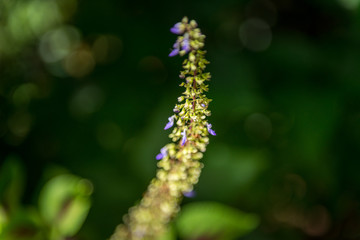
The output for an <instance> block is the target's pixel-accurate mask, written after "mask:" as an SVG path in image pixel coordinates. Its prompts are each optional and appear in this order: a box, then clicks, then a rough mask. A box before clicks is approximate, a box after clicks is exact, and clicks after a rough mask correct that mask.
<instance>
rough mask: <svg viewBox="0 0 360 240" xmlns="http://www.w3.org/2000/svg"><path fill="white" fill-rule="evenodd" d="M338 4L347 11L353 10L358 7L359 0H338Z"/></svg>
mask: <svg viewBox="0 0 360 240" xmlns="http://www.w3.org/2000/svg"><path fill="white" fill-rule="evenodd" d="M338 1H339V2H340V4H341V5H342V6H343V7H344V8H347V9H349V10H354V9H356V8H358V7H359V4H360V0H338Z"/></svg>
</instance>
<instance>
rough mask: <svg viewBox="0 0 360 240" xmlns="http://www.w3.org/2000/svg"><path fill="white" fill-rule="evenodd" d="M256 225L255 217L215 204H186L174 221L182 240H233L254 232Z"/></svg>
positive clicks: (257, 222)
mask: <svg viewBox="0 0 360 240" xmlns="http://www.w3.org/2000/svg"><path fill="white" fill-rule="evenodd" d="M258 224H259V217H258V216H257V215H255V214H249V213H244V212H241V211H239V210H237V209H235V208H231V207H228V206H226V205H223V204H220V203H216V202H198V203H191V204H188V205H186V206H184V207H183V209H182V211H181V214H180V216H179V217H178V218H177V220H176V225H177V228H178V231H179V235H180V236H181V237H182V238H184V239H197V238H199V237H211V239H221V240H227V239H235V238H236V237H240V236H242V235H245V234H247V233H249V232H250V231H252V230H254V229H255V228H256V227H257V226H258Z"/></svg>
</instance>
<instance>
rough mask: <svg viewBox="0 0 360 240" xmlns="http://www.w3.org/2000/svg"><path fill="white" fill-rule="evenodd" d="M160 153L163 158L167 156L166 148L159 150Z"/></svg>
mask: <svg viewBox="0 0 360 240" xmlns="http://www.w3.org/2000/svg"><path fill="white" fill-rule="evenodd" d="M160 152H161V154H162V155H163V157H164V156H166V155H167V148H166V147H163V148H161V149H160Z"/></svg>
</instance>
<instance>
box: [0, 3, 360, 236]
mask: <svg viewBox="0 0 360 240" xmlns="http://www.w3.org/2000/svg"><path fill="white" fill-rule="evenodd" d="M1 1H3V3H2V5H3V4H4V3H5V2H9V1H5V0H1ZM21 2H23V1H19V0H17V1H15V0H14V1H13V4H12V6H11V8H10V10H9V9H8V10H6V11H8V12H6V11H5V14H3V15H1V16H0V26H2V28H3V29H4V28H5V26H9V22H8V21H7V19H8V17H9V16H7V15H6V13H7V14H14V13H13V12H11V9H14V8H16V5H17V4H20V3H21ZM25 2H35V1H25ZM36 2H38V3H39V4H41V3H42V2H44V1H36ZM349 2H351V1H350V0H342V1H341V0H339V1H329V0H303V1H295V0H252V1H245V0H244V1H229V0H222V1H140V0H138V1H136V0H134V1H118V0H104V1H95V0H82V1H78V2H77V8H76V11H75V12H74V14H73V15H71V17H70V18H68V19H67V20H64V21H62V22H61V23H56V24H54V25H52V26H50V27H49V28H47V29H45V30H43V32H41V33H40V34H38V35H36V36H35V35H33V36H32V37H27V38H26V39H25V38H24V41H23V42H21V41H20V42H21V43H19V41H18V42H14V41H11V44H10V45H11V46H10V45H9V46H7V45H0V46H1V47H2V48H15V49H17V50H14V51H12V52H11V53H8V54H2V55H0V136H1V138H0V148H1V154H0V161H4V160H5V159H6V158H7V157H8V156H9V155H16V156H18V157H19V158H20V159H21V162H22V163H23V165H24V167H25V173H26V175H25V177H26V181H27V182H26V186H25V190H24V191H25V192H24V195H23V198H22V201H23V204H24V205H28V204H36V202H37V196H38V195H37V194H38V192H39V190H40V189H41V186H42V185H43V184H44V181H45V180H44V179H46V174H47V172H49V171H51V169H54V168H59V167H61V168H64V169H67V170H68V171H69V172H71V173H73V174H76V175H78V176H81V177H84V178H87V179H89V180H91V181H92V183H93V185H94V193H93V198H92V199H93V205H92V208H91V211H90V213H89V216H88V218H87V220H86V222H85V224H84V226H83V228H82V229H81V231H80V233H79V239H89V240H95V239H105V238H107V237H108V236H110V235H111V233H112V231H113V230H114V228H115V226H116V225H117V224H119V223H120V222H121V221H122V216H123V214H125V213H126V212H127V209H128V208H129V207H130V206H132V205H133V204H134V203H135V202H136V201H137V200H138V199H139V198H140V197H141V195H142V193H143V192H144V190H145V189H146V186H147V184H148V183H149V181H150V179H151V178H152V177H153V176H154V175H155V169H156V160H155V156H156V154H157V153H158V152H159V149H160V148H161V147H162V146H163V145H165V144H166V143H167V142H168V141H169V139H168V138H167V135H168V133H169V132H166V131H164V130H163V127H164V125H165V124H166V122H167V118H168V117H169V116H170V115H171V114H172V108H173V106H174V104H175V103H176V98H177V96H179V95H180V94H181V89H180V88H179V87H178V84H179V83H180V80H179V79H178V72H179V71H180V69H181V67H180V64H181V60H180V58H179V57H174V58H169V57H167V55H168V54H169V52H170V49H171V46H172V44H173V42H174V41H175V39H176V37H175V36H174V35H173V34H171V33H170V32H169V29H170V27H172V25H173V24H174V23H176V22H178V21H179V20H180V19H181V18H182V17H183V16H184V15H187V16H188V17H190V18H193V19H196V21H197V22H198V23H199V27H200V28H201V29H202V32H203V33H204V34H205V35H206V36H207V38H206V49H207V51H208V54H207V58H208V60H209V61H210V62H211V64H210V65H209V66H208V70H209V71H210V72H211V74H212V76H213V77H212V81H211V83H210V91H209V93H208V96H209V98H211V99H213V102H212V103H211V104H210V109H211V110H212V116H211V117H210V119H209V121H210V122H211V123H212V124H213V129H214V130H215V131H216V133H217V136H216V137H211V139H210V141H211V142H210V144H209V146H208V151H207V152H206V154H205V157H204V159H203V162H204V164H205V168H204V170H203V174H202V176H201V178H200V182H199V184H198V185H197V186H196V192H197V197H196V198H194V199H190V200H189V199H186V200H185V202H184V204H186V203H189V202H192V201H218V202H222V203H225V204H227V205H230V206H233V207H236V208H238V209H240V210H243V211H247V212H252V213H257V214H259V216H260V217H261V224H260V226H259V227H258V228H257V229H256V230H255V231H254V232H253V233H251V234H250V235H249V236H245V237H244V239H253V240H265V239H359V238H360V212H359V204H360V202H359V195H360V193H359V189H360V174H359V167H360V163H359V161H360V159H359V151H360V142H359V141H360V104H359V101H360V11H359V7H357V6H354V7H353V8H350V7H348V8H347V7H346V6H347V5H346V3H349ZM353 2H355V5H356V3H358V2H359V1H356V0H354V1H353ZM10 5H11V4H10ZM0 6H1V5H0ZM35 16H36V17H38V18H40V19H41V21H40V22H43V23H44V24H45V23H46V21H47V17H48V16H47V15H46V13H41V11H40V12H35V13H34V17H35ZM251 18H257V19H262V20H263V21H264V22H266V23H267V24H268V26H270V31H271V36H272V37H271V42H270V45H269V47H268V48H266V49H265V50H262V51H253V50H252V49H249V48H248V47H247V46H246V44H243V42H242V41H241V39H240V37H239V29H240V28H241V26H242V24H243V23H244V22H246V20H248V19H251ZM25 22H26V21H25ZM65 23H66V24H69V25H71V26H73V27H75V28H76V29H77V30H78V31H79V32H80V33H81V35H82V37H81V42H82V45H81V46H80V48H81V49H85V50H86V51H88V52H90V53H91V51H92V49H93V44H94V43H95V42H96V39H97V38H98V37H99V36H103V35H104V36H112V39H115V40H116V41H115V43H116V44H117V45H116V44H115V45H116V49H115V50H113V49H111V50H110V53H111V52H112V53H113V55H111V54H110V55H111V57H109V59H108V60H107V61H105V62H103V63H96V65H95V66H94V68H93V70H92V71H89V72H88V74H85V75H84V76H75V77H73V76H71V74H70V75H66V74H65V75H64V77H57V76H54V74H52V73H51V71H50V70H49V69H50V68H51V67H50V65H49V64H48V63H46V61H43V60H42V58H41V57H40V56H39V54H38V47H39V44H40V42H41V38H42V36H43V34H46V32H47V31H50V30H51V29H53V28H56V27H59V26H60V27H61V24H65ZM28 27H29V26H27V25H22V26H21V28H23V29H26V28H28ZM262 37H263V36H262V35H261V34H260V35H259V36H258V38H259V39H260V40H259V41H260V42H261V41H262ZM0 38H2V36H1V35H0ZM255 40H256V39H255ZM1 47H0V50H1ZM1 53H2V51H0V54H1ZM110 55H109V56H110ZM60 65H61V64H60ZM60 65H59V66H60ZM80 65H81V64H80ZM24 83H33V84H34V85H32V86H36V88H37V91H36V94H30V97H29V99H28V100H26V99H25V100H24V101H25V103H24V101H22V103H20V104H16V103H14V92H16V89H17V88H18V87H19V86H21V85H22V84H24ZM76 99H77V100H76ZM79 99H80V100H79ZM94 99H95V100H94ZM20 102H21V101H20ZM88 105H90V110H89V111H88V110H87V109H88V108H87V107H88ZM91 106H93V108H91ZM91 109H92V110H91ZM29 119H30V120H29ZM11 126H13V127H11ZM14 126H15V127H14ZM24 126H25V128H26V126H27V128H28V132H26V133H25V134H24V133H23V132H21V127H24ZM14 129H15V130H14ZM16 129H20V130H19V131H20V134H19V132H17V131H16Z"/></svg>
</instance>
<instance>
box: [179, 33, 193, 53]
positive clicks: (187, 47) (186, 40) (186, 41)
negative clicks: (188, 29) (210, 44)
mask: <svg viewBox="0 0 360 240" xmlns="http://www.w3.org/2000/svg"><path fill="white" fill-rule="evenodd" d="M181 45H182V48H181V49H182V50H185V52H187V53H188V52H190V50H191V48H190V41H189V37H186V38H184V40H183V42H182V43H181Z"/></svg>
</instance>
